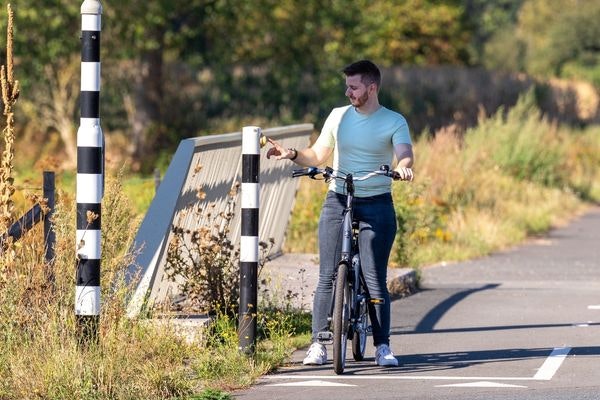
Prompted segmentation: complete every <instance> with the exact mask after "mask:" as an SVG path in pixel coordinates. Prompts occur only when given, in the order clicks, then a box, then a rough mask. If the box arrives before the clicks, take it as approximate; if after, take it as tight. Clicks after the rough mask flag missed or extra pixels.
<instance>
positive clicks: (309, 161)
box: [267, 138, 333, 167]
mask: <svg viewBox="0 0 600 400" xmlns="http://www.w3.org/2000/svg"><path fill="white" fill-rule="evenodd" d="M267 140H268V141H269V143H271V144H272V145H273V147H271V148H270V149H269V150H268V151H267V158H271V157H275V159H276V160H291V159H292V158H294V156H295V158H294V159H293V160H292V161H294V162H295V163H296V164H298V165H302V166H304V167H314V166H317V165H321V164H323V163H324V162H325V161H326V160H327V158H329V156H330V155H331V152H332V151H333V149H332V148H331V147H324V146H320V145H318V144H316V143H315V144H313V145H312V146H311V147H307V148H305V149H302V150H294V149H286V148H284V147H282V146H281V145H280V144H279V143H278V142H277V141H275V140H273V139H271V138H268V139H267Z"/></svg>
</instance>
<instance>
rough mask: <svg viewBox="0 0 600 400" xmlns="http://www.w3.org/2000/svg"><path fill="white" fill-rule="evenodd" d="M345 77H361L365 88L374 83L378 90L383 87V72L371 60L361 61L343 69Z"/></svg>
mask: <svg viewBox="0 0 600 400" xmlns="http://www.w3.org/2000/svg"><path fill="white" fill-rule="evenodd" d="M343 72H344V75H346V76H355V75H360V80H361V82H362V83H363V84H364V85H365V86H369V85H370V84H372V83H374V84H375V85H377V89H379V86H381V72H379V68H377V65H375V64H374V63H373V62H371V61H369V60H360V61H356V62H353V63H352V64H350V65H347V66H346V67H344V69H343Z"/></svg>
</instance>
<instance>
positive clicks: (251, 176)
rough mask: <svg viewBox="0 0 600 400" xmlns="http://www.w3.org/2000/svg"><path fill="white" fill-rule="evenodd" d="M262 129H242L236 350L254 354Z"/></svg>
mask: <svg viewBox="0 0 600 400" xmlns="http://www.w3.org/2000/svg"><path fill="white" fill-rule="evenodd" d="M260 136H261V129H260V128H259V127H256V126H246V127H244V128H243V130H242V204H241V209H242V215H241V223H242V224H241V225H242V226H241V228H242V229H241V242H240V309H239V326H238V335H239V349H240V350H241V351H243V352H244V353H246V354H253V353H254V350H255V345H256V312H257V304H256V303H257V300H258V293H257V292H258V290H257V286H258V206H259V177H258V175H259V171H260V168H259V167H260V145H259V141H260Z"/></svg>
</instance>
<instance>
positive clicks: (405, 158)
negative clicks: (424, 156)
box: [394, 143, 415, 181]
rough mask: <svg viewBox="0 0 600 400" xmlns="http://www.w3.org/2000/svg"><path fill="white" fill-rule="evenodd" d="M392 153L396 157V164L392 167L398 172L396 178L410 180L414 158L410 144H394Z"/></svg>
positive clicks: (411, 178) (412, 176)
mask: <svg viewBox="0 0 600 400" xmlns="http://www.w3.org/2000/svg"><path fill="white" fill-rule="evenodd" d="M394 153H395V154H396V158H397V159H398V165H396V168H394V171H396V172H397V173H398V179H400V180H403V181H412V180H413V178H414V175H413V171H412V169H411V167H412V165H413V162H414V158H415V157H414V154H413V150H412V145H410V144H406V143H400V144H397V145H395V146H394Z"/></svg>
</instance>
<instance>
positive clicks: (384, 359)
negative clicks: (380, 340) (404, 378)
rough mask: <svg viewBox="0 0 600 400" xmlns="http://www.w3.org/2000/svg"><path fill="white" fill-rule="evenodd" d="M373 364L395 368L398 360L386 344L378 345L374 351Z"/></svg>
mask: <svg viewBox="0 0 600 400" xmlns="http://www.w3.org/2000/svg"><path fill="white" fill-rule="evenodd" d="M375 362H376V363H377V365H379V366H381V367H397V366H398V360H397V359H396V357H395V356H394V353H392V350H391V349H390V347H389V346H388V345H387V344H380V345H379V346H377V350H375Z"/></svg>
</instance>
